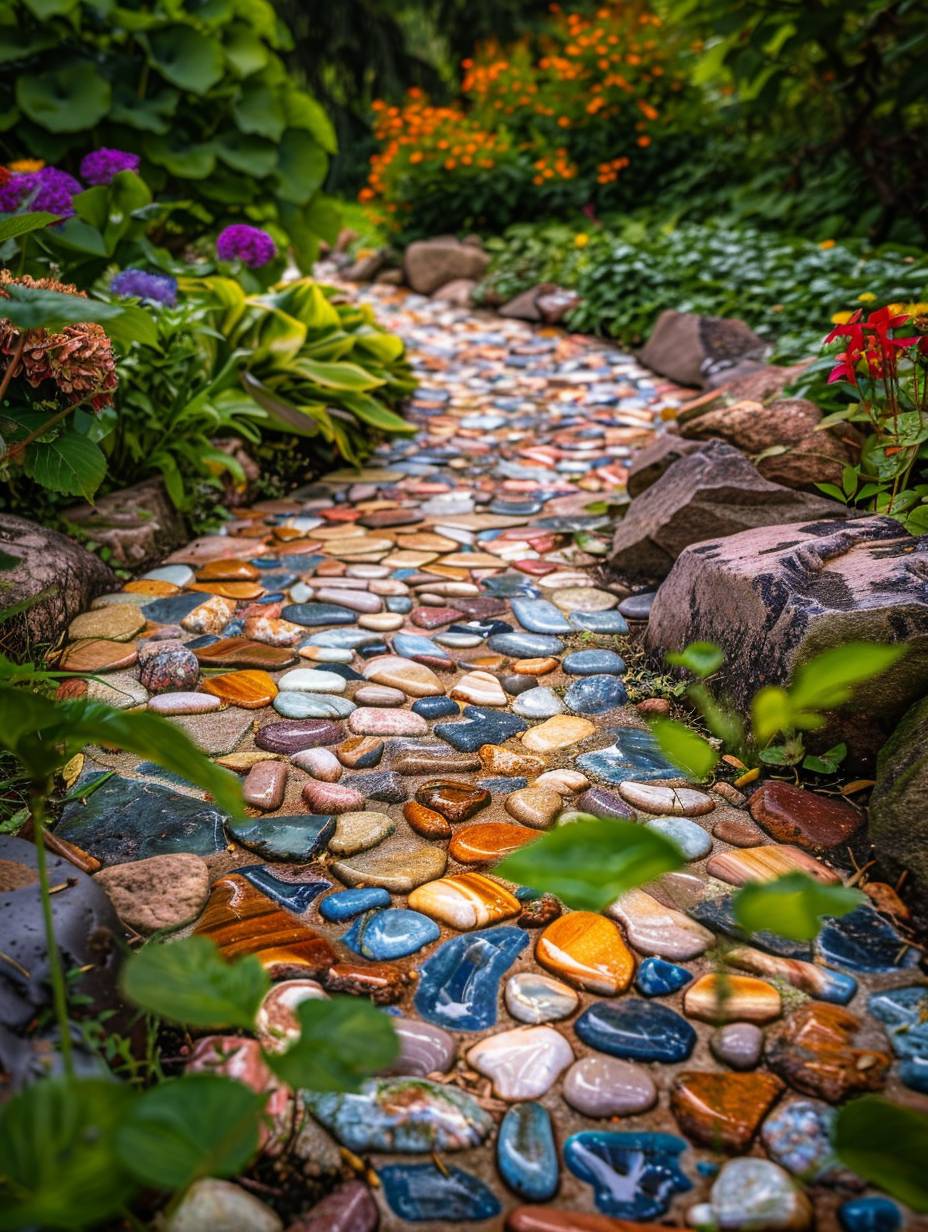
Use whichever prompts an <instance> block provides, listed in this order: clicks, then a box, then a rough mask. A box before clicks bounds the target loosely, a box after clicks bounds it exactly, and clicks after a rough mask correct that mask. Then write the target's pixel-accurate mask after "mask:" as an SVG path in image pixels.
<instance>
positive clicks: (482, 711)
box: [435, 706, 528, 753]
mask: <svg viewBox="0 0 928 1232" xmlns="http://www.w3.org/2000/svg"><path fill="white" fill-rule="evenodd" d="M527 727H528V724H527V723H526V722H525V720H524V719H520V718H519V716H518V715H517V714H509V713H508V712H507V711H505V710H492V709H489V708H487V707H482V706H465V707H464V720H463V721H462V722H460V723H436V724H435V735H436V736H440V737H441V739H442V740H445V741H447V742H448V744H450V745H451V747H452V748H454V749H457V750H458V752H460V753H475V752H476V751H477V749H479V748H480V746H481V745H482V744H502V743H503V741H504V740H508V739H509V737H510V736H515V735H517V734H518V733H519V732H524V731H525V730H526V728H527Z"/></svg>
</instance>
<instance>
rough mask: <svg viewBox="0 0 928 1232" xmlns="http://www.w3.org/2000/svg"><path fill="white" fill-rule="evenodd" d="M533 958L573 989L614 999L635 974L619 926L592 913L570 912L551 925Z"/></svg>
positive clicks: (536, 947)
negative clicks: (571, 985)
mask: <svg viewBox="0 0 928 1232" xmlns="http://www.w3.org/2000/svg"><path fill="white" fill-rule="evenodd" d="M535 958H536V959H537V960H538V962H540V963H541V965H542V966H543V967H546V968H547V969H548V970H549V971H550V972H551V973H552V974H553V975H557V976H559V977H560V978H561V979H564V980H567V982H568V983H569V984H573V985H574V987H575V988H582V989H585V990H586V991H587V992H596V993H600V994H601V995H602V996H606V997H614V996H615V995H616V994H617V993H620V992H624V991H625V989H626V988H628V986H629V984H630V983H631V980H632V976H633V975H634V974H635V960H634V958H633V957H632V954H631V951H630V950H629V948H628V946H627V945H626V944H625V942H624V941H623V939H622V934H621V933H620V932H619V929H618V926H617V925H615V924H613V922H612V921H611V920H607V919H606V917H605V916H602V915H596V914H595V912H592V911H571V912H568V914H567V915H562V916H560V917H559V918H558V919H556V920H554V921H552V923H550V924H549V925H548V927H547V928H546V929H545V930H544V932H543V933H542V934H541V936H540V937H539V938H538V941H537V943H536V945H535Z"/></svg>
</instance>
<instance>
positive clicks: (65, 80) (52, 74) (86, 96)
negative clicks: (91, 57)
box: [16, 63, 110, 133]
mask: <svg viewBox="0 0 928 1232" xmlns="http://www.w3.org/2000/svg"><path fill="white" fill-rule="evenodd" d="M16 102H17V103H18V104H19V106H20V107H21V108H22V110H23V111H24V112H25V113H26V115H27V116H28V117H29V119H30V120H34V121H35V122H36V124H40V125H41V126H42V128H46V129H48V130H49V131H50V132H53V133H78V132H82V131H84V130H85V129H90V128H93V126H94V125H95V124H98V123H99V122H100V121H101V120H102V119H103V117H104V116H105V115H106V113H107V111H108V110H109V106H110V84H109V82H108V81H107V80H106V77H105V76H104V75H103V74H102V73H100V72H99V71H98V70H97V69H96V68H95V67H94V66H93V65H92V64H85V63H79V64H71V65H66V66H65V67H63V68H57V69H52V70H50V71H48V72H45V73H31V72H30V73H22V74H20V76H19V77H18V79H17V81H16Z"/></svg>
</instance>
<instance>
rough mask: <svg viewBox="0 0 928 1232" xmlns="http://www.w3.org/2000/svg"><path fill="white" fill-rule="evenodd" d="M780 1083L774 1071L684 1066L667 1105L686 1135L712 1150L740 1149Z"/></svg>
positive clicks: (747, 1143)
mask: <svg viewBox="0 0 928 1232" xmlns="http://www.w3.org/2000/svg"><path fill="white" fill-rule="evenodd" d="M783 1087H784V1084H783V1083H782V1082H781V1081H780V1079H779V1078H777V1077H776V1076H775V1075H774V1074H765V1073H754V1074H727V1073H708V1072H702V1071H697V1070H687V1071H684V1072H683V1073H682V1074H678V1075H677V1077H676V1080H675V1081H674V1084H673V1087H672V1088H671V1092H670V1107H671V1109H672V1111H673V1114H674V1116H675V1117H676V1118H677V1124H678V1125H679V1126H680V1129H681V1131H682V1132H683V1133H684V1134H686V1136H687V1137H689V1138H692V1139H693V1140H694V1141H695V1142H698V1143H700V1144H701V1145H702V1146H707V1147H710V1148H711V1149H712V1150H724V1151H738V1152H741V1151H744V1150H746V1149H747V1148H748V1146H749V1145H750V1143H751V1139H752V1138H753V1137H754V1135H755V1133H756V1132H757V1130H758V1127H759V1126H760V1124H761V1122H762V1121H763V1119H764V1117H765V1116H766V1115H767V1113H768V1112H769V1111H770V1109H771V1108H772V1107H773V1104H774V1103H775V1101H776V1100H777V1099H778V1098H779V1096H780V1093H781V1091H782V1090H783Z"/></svg>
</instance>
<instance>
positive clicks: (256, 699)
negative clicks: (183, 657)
mask: <svg viewBox="0 0 928 1232" xmlns="http://www.w3.org/2000/svg"><path fill="white" fill-rule="evenodd" d="M200 687H201V689H202V691H203V692H204V693H212V695H213V696H214V697H221V698H222V700H223V701H224V702H229V703H231V705H233V706H241V707H242V709H243V710H260V709H261V708H262V707H263V706H267V705H268V704H269V703H270V702H272V701H273V700H274V698H275V697H276V696H277V685H276V684H275V683H274V681H273V680H272V679H271V677H270V676H269V675H268V674H267V672H262V671H244V672H224V673H223V675H221V676H211V677H210V678H209V680H204V681H203V682H202V684H201V686H200Z"/></svg>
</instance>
